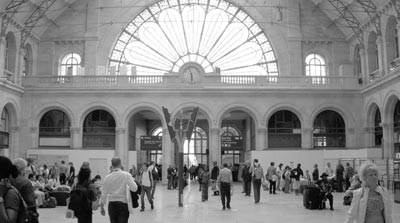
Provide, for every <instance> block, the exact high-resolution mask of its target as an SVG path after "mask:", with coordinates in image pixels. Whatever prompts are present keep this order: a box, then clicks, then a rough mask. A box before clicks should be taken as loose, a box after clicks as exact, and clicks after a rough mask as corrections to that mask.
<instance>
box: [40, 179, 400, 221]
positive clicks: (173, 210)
mask: <svg viewBox="0 0 400 223" xmlns="http://www.w3.org/2000/svg"><path fill="white" fill-rule="evenodd" d="M241 191H242V190H241V184H239V183H238V184H235V190H234V194H233V197H232V202H231V206H232V209H231V210H225V211H223V210H222V206H221V202H220V198H219V197H218V196H210V197H209V201H207V202H201V194H200V193H201V192H199V191H198V184H197V183H195V182H193V183H191V184H189V187H187V188H186V189H185V191H184V200H183V203H184V207H178V192H177V190H166V186H164V185H158V187H157V190H156V194H155V197H156V198H155V208H154V210H150V206H149V204H148V203H146V211H145V212H139V209H136V212H135V214H134V215H131V216H130V219H129V222H141V223H144V222H146V223H161V222H162V223H169V222H171V223H188V222H190V223H224V222H226V223H238V222H240V223H242V222H243V223H248V222H282V223H292V222H293V223H299V222H307V223H324V222H326V223H339V222H344V219H345V217H346V212H347V210H348V208H349V206H343V205H342V200H343V199H342V198H343V193H335V194H334V208H335V210H334V211H330V210H307V209H305V208H304V207H303V197H302V196H296V195H294V194H283V193H280V194H278V195H273V196H271V195H269V193H267V192H265V191H262V193H261V195H262V196H261V203H259V204H254V200H253V197H245V196H243V194H242V193H241ZM210 195H211V191H210ZM146 202H147V200H146ZM65 210H66V207H57V208H55V209H39V213H40V222H41V223H70V222H71V223H72V222H74V223H75V222H77V221H76V219H67V218H65ZM93 222H94V223H103V222H104V223H105V222H109V220H108V216H105V217H103V216H101V215H100V213H99V211H96V212H95V213H94V217H93ZM393 222H400V204H396V203H393Z"/></svg>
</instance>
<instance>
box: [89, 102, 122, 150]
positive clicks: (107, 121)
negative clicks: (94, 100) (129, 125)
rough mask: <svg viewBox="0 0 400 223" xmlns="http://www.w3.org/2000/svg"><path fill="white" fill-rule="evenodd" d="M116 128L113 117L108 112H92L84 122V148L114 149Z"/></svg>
mask: <svg viewBox="0 0 400 223" xmlns="http://www.w3.org/2000/svg"><path fill="white" fill-rule="evenodd" d="M115 126H116V125H115V120H114V118H113V116H112V115H111V114H110V113H108V112H107V111H105V110H100V109H99V110H94V111H92V112H91V113H90V114H88V115H87V116H86V118H85V121H84V122H83V147H84V148H90V147H91V148H97V149H114V148H115Z"/></svg>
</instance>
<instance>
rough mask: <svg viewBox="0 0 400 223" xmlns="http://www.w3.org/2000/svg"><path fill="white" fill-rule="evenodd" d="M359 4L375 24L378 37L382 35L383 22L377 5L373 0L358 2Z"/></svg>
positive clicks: (358, 0) (360, 0) (359, 0)
mask: <svg viewBox="0 0 400 223" xmlns="http://www.w3.org/2000/svg"><path fill="white" fill-rule="evenodd" d="M356 1H357V3H358V4H360V5H361V6H362V7H363V9H364V11H365V12H366V13H367V14H368V16H369V17H370V21H371V22H372V23H374V26H375V30H376V33H377V34H378V35H380V34H381V20H380V18H379V13H378V9H377V8H376V6H375V4H374V3H373V2H372V0H356Z"/></svg>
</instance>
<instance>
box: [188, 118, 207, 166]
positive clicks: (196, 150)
mask: <svg viewBox="0 0 400 223" xmlns="http://www.w3.org/2000/svg"><path fill="white" fill-rule="evenodd" d="M183 155H184V163H185V164H186V165H187V166H191V165H195V166H197V165H198V164H206V165H207V164H208V139H207V133H206V132H205V131H204V129H202V128H200V127H198V126H196V127H195V129H194V130H193V133H192V137H191V140H190V142H189V141H188V140H185V142H184V145H183Z"/></svg>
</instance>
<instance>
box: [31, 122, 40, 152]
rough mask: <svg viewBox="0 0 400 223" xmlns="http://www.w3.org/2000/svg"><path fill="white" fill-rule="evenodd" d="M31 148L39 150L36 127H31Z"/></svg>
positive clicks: (37, 129)
mask: <svg viewBox="0 0 400 223" xmlns="http://www.w3.org/2000/svg"><path fill="white" fill-rule="evenodd" d="M30 130H31V140H32V141H31V145H32V146H31V148H33V149H37V148H39V128H38V127H31V128H30Z"/></svg>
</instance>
